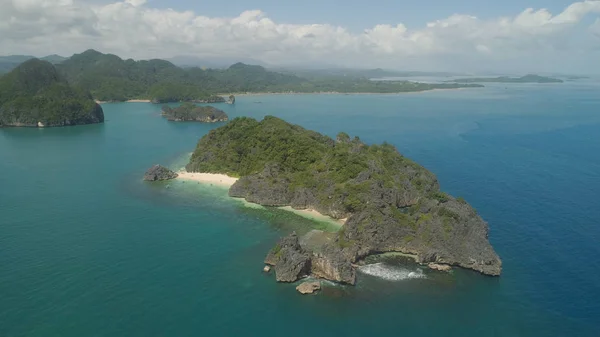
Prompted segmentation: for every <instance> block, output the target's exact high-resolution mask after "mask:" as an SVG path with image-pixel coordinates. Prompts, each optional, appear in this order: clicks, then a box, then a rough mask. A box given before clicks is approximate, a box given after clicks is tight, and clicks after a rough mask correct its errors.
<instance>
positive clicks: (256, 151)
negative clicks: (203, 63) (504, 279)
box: [186, 116, 502, 284]
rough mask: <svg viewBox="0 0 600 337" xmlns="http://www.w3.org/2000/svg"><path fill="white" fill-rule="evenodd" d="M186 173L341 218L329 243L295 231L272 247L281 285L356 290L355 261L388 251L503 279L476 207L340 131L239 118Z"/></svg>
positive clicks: (213, 135)
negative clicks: (311, 282) (222, 178)
mask: <svg viewBox="0 0 600 337" xmlns="http://www.w3.org/2000/svg"><path fill="white" fill-rule="evenodd" d="M186 170H187V172H204V173H215V174H217V173H218V174H226V175H230V176H234V177H240V178H239V179H237V180H236V181H235V183H233V185H232V186H231V187H230V189H229V195H230V196H232V197H238V198H244V199H246V200H247V201H249V202H253V203H257V204H260V205H263V206H274V207H281V206H291V207H293V208H294V209H298V210H307V209H308V210H315V211H318V212H320V213H321V214H323V215H327V216H330V217H332V218H334V219H346V221H345V223H344V224H343V225H342V226H341V228H340V230H339V231H338V232H337V233H336V234H335V237H334V238H333V239H332V240H329V241H326V242H320V243H318V244H314V243H311V244H306V242H307V240H302V238H299V237H298V236H297V235H296V234H295V233H293V234H291V235H289V236H287V237H284V238H282V239H281V240H280V241H279V242H278V243H277V244H275V246H274V248H273V249H272V250H271V251H270V252H269V253H268V255H267V257H266V259H265V263H266V264H267V265H270V266H273V268H274V271H275V275H276V279H277V280H278V281H280V282H295V281H297V280H298V279H301V278H303V277H305V276H308V275H312V276H314V277H317V278H323V279H327V280H331V281H335V282H340V283H346V284H355V282H356V271H355V267H356V264H357V263H360V261H362V260H363V259H364V258H366V257H368V256H370V255H374V254H380V253H386V252H399V253H404V254H410V255H411V256H413V257H414V258H415V260H416V261H417V262H419V263H423V264H430V263H433V264H432V266H435V267H436V268H435V269H438V270H442V269H443V270H447V269H448V268H449V266H459V267H462V268H467V269H472V270H475V271H478V272H480V273H482V274H486V275H494V276H497V275H500V273H501V269H502V262H501V260H500V258H499V257H498V255H497V254H496V252H495V251H494V249H493V248H492V246H491V245H490V243H489V241H488V226H487V224H486V222H485V221H484V220H483V219H482V218H481V217H480V216H479V215H478V214H477V212H476V211H475V209H473V208H472V207H471V206H470V205H469V204H468V203H467V202H466V201H465V200H464V199H462V198H454V197H452V196H450V195H448V194H446V193H444V192H442V191H441V190H440V186H439V183H438V180H437V178H436V177H435V175H434V174H433V173H431V172H429V171H428V170H426V169H425V168H424V167H422V166H420V165H419V164H417V163H415V162H413V161H411V160H410V159H408V158H406V157H404V156H403V155H402V154H400V153H399V152H398V150H397V149H396V148H395V147H394V146H392V145H390V144H386V143H384V144H382V145H367V144H365V143H363V142H362V141H361V140H360V139H359V138H358V137H354V138H352V137H350V136H349V135H347V134H345V133H343V132H342V133H340V134H338V136H337V138H336V139H332V138H330V137H327V136H324V135H321V134H319V133H317V132H314V131H310V130H306V129H304V128H302V127H300V126H298V125H293V124H289V123H287V122H285V121H283V120H281V119H279V118H276V117H272V116H267V117H265V118H264V119H263V120H262V121H260V122H259V121H257V120H255V119H252V118H246V117H242V118H235V119H234V120H232V121H231V122H229V123H228V124H226V125H225V126H222V127H220V128H217V129H214V130H212V131H210V132H209V133H208V134H207V135H205V136H204V137H202V139H201V140H200V141H199V142H198V145H197V147H196V150H195V151H194V153H193V154H192V157H191V159H190V162H189V163H188V164H187V166H186ZM270 269H271V268H270V267H265V271H269V270H270Z"/></svg>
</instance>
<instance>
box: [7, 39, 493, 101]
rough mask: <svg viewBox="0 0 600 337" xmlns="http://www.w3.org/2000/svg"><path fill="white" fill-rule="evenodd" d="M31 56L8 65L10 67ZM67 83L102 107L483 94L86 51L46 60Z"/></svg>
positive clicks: (467, 85)
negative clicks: (254, 96) (269, 96)
mask: <svg viewBox="0 0 600 337" xmlns="http://www.w3.org/2000/svg"><path fill="white" fill-rule="evenodd" d="M26 58H27V56H15V57H11V58H6V59H7V62H8V63H7V64H6V67H10V66H12V65H13V63H10V62H14V61H16V60H21V59H26ZM48 58H49V59H51V60H52V61H53V62H55V63H56V68H57V70H58V72H59V73H60V74H61V76H62V77H63V78H65V79H66V80H67V81H68V82H69V83H71V84H72V85H76V86H78V87H80V88H82V89H83V90H85V91H89V92H90V93H91V94H92V97H93V98H94V99H95V100H97V101H100V102H125V101H128V100H144V101H150V102H153V103H169V102H196V103H221V102H228V103H233V102H235V100H231V98H230V99H229V100H227V101H226V99H225V98H224V97H223V96H228V95H230V94H238V93H333V92H335V93H403V92H420V91H427V90H434V89H458V88H480V87H483V86H482V85H481V84H475V83H472V84H471V83H419V82H412V81H371V80H370V79H369V78H368V77H364V76H363V75H365V74H369V73H364V74H362V73H360V75H357V76H349V77H347V76H340V75H337V74H335V73H334V74H332V75H326V76H312V75H310V74H306V75H307V77H301V76H298V75H295V74H291V73H281V72H276V71H269V70H267V69H265V68H264V67H262V66H257V65H248V64H243V63H236V64H233V65H232V66H230V67H228V68H226V69H203V68H198V67H191V68H180V67H178V66H176V65H174V64H173V63H171V62H169V61H165V60H159V59H153V60H140V61H135V60H132V59H127V60H124V59H121V58H120V57H118V56H116V55H112V54H103V53H100V52H98V51H95V50H92V49H90V50H87V51H85V52H83V53H81V54H75V55H72V56H71V57H68V58H61V57H58V56H55V55H54V56H50V57H48Z"/></svg>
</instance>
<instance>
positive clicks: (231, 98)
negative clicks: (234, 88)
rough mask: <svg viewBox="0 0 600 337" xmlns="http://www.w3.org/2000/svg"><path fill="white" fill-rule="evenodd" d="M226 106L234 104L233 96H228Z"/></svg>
mask: <svg viewBox="0 0 600 337" xmlns="http://www.w3.org/2000/svg"><path fill="white" fill-rule="evenodd" d="M227 104H235V96H233V95H229V100H228V101H227Z"/></svg>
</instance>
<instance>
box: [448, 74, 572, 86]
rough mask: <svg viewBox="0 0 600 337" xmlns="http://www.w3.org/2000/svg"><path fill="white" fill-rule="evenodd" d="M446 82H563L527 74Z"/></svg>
mask: <svg viewBox="0 0 600 337" xmlns="http://www.w3.org/2000/svg"><path fill="white" fill-rule="evenodd" d="M446 82H453V83H465V84H466V83H563V80H561V79H558V78H552V77H545V76H539V75H533V74H528V75H525V76H521V77H508V76H501V77H474V78H459V79H454V80H450V81H446Z"/></svg>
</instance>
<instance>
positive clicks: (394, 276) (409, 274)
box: [358, 263, 427, 281]
mask: <svg viewBox="0 0 600 337" xmlns="http://www.w3.org/2000/svg"><path fill="white" fill-rule="evenodd" d="M358 271H360V272H361V273H364V274H367V275H371V276H375V277H379V278H382V279H384V280H388V281H402V280H408V279H418V278H427V276H425V274H423V271H422V270H421V269H415V270H410V269H406V268H402V267H395V266H390V265H388V264H385V263H374V264H368V265H366V266H361V267H359V268H358Z"/></svg>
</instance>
